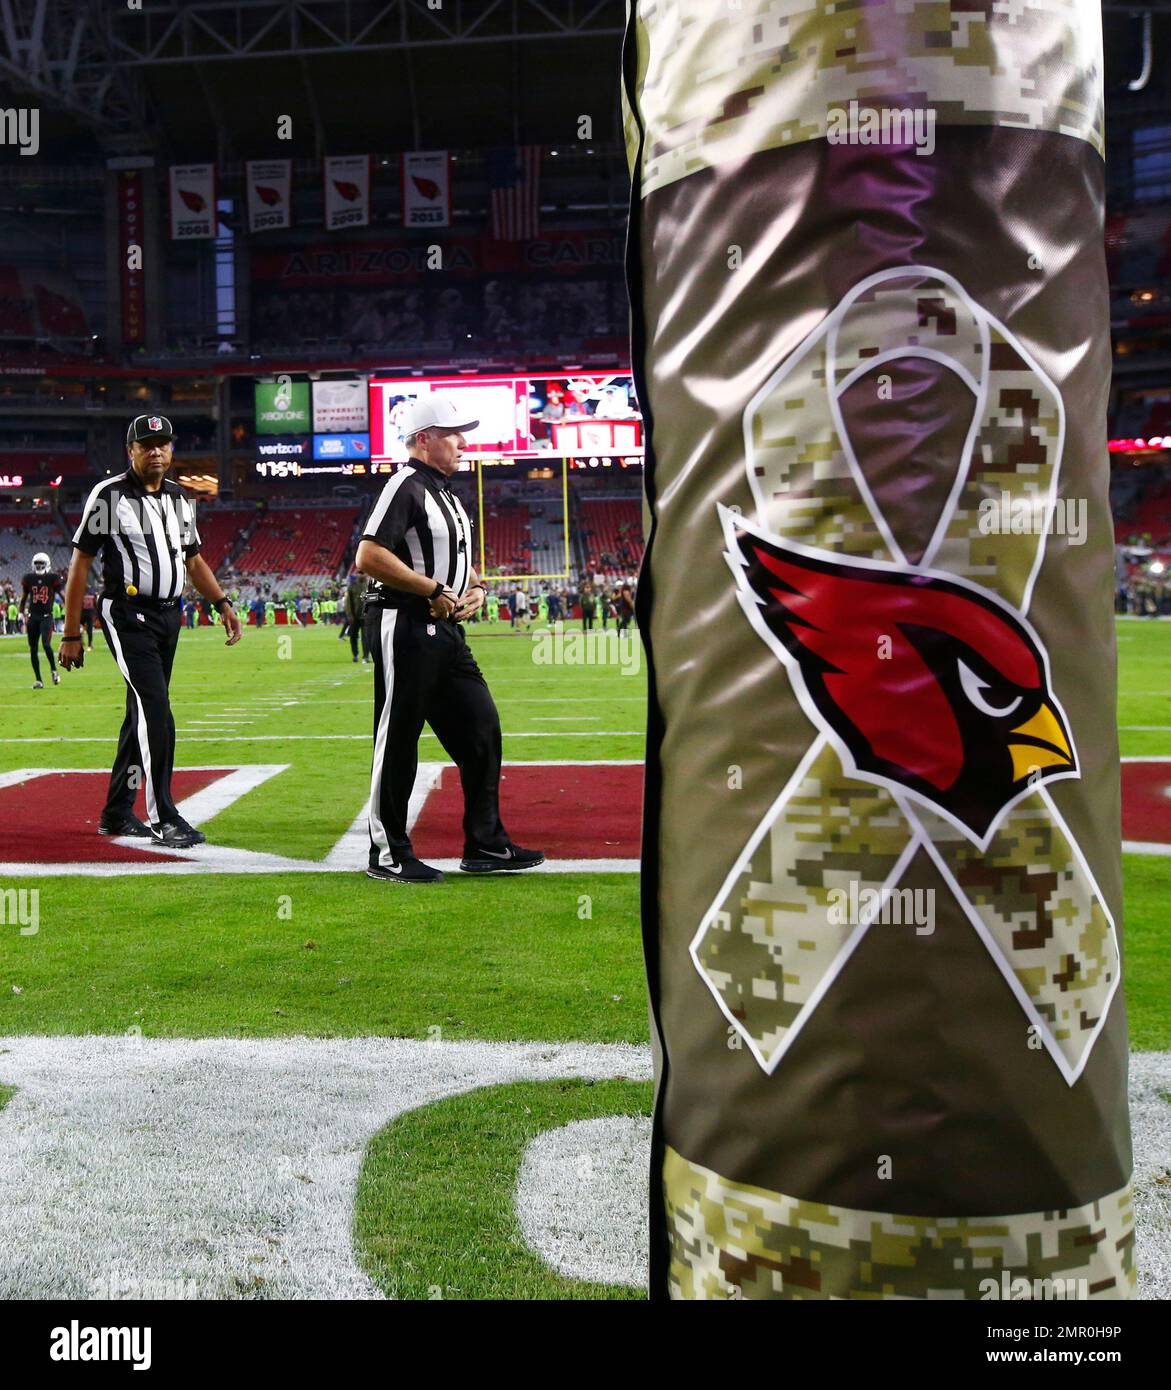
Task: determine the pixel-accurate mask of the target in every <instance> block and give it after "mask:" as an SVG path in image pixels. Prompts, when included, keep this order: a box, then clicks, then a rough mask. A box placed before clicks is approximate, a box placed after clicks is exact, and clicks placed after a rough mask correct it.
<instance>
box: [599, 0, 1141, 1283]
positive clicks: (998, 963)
mask: <svg viewBox="0 0 1171 1390" xmlns="http://www.w3.org/2000/svg"><path fill="white" fill-rule="evenodd" d="M940 8H941V7H940V6H939V5H937V4H934V3H928V2H927V0H905V2H904V0H874V3H871V4H868V5H865V6H856V5H854V6H841V7H837V8H836V9H835V8H833V7H829V6H825V5H823V4H821V3H820V0H742V3H741V4H739V5H737V6H734V7H733V6H712V5H708V4H705V3H702V2H701V0H681V3H680V4H677V5H671V6H666V5H661V4H656V3H651V0H633V4H632V14H631V22H630V26H629V29H628V34H627V44H626V53H625V97H626V103H627V130H628V134H629V137H630V154H631V164H632V170H633V174H634V179H635V209H636V212H635V220H634V225H633V228H632V238H631V243H630V248H629V266H628V268H629V274H630V281H631V291H632V297H633V301H634V306H635V320H634V349H635V361H636V367H637V369H638V373H639V379H638V394H639V399H640V401H641V403H642V405H643V408H644V412H645V416H646V420H647V427H648V436H649V438H648V449H647V469H646V479H647V491H648V502H649V505H650V507H651V512H652V517H653V528H652V532H651V541H650V545H649V547H648V551H647V556H646V560H645V562H644V568H643V574H642V583H641V584H640V588H639V603H640V606H641V610H642V611H641V616H640V626H641V628H642V631H643V635H644V639H645V641H646V642H647V645H648V650H649V653H650V656H651V668H652V687H651V691H652V694H651V711H650V734H649V739H648V761H647V796H646V825H645V837H644V872H643V905H644V939H645V944H646V951H647V964H648V974H649V978H650V982H651V995H652V1012H653V1017H654V1031H655V1043H656V1058H657V1063H658V1065H657V1098H656V1123H655V1147H654V1158H653V1176H652V1204H651V1210H652V1294H654V1295H656V1296H659V1297H664V1296H673V1297H678V1298H820V1299H825V1298H963V1299H979V1298H982V1297H990V1296H993V1295H992V1293H991V1292H990V1291H989V1287H988V1286H989V1285H990V1284H993V1285H995V1286H996V1287H997V1288H999V1287H1001V1284H1002V1281H1003V1280H1008V1281H1009V1283H1010V1284H1011V1286H1012V1287H1014V1288H1017V1287H1020V1284H1019V1283H1018V1282H1017V1281H1019V1280H1024V1281H1026V1283H1027V1285H1028V1286H1029V1288H1031V1289H1034V1290H1035V1289H1036V1288H1037V1287H1038V1285H1039V1286H1041V1287H1042V1289H1048V1290H1049V1292H1048V1293H1045V1292H1042V1293H1035V1294H1034V1296H1038V1297H1053V1296H1057V1297H1070V1298H1094V1299H1118V1298H1126V1297H1129V1296H1131V1294H1132V1292H1133V1289H1134V1284H1135V1271H1134V1265H1133V1254H1132V1252H1133V1242H1134V1231H1133V1212H1132V1202H1131V1193H1130V1178H1131V1167H1132V1164H1131V1152H1130V1134H1129V1121H1128V1115H1127V1104H1126V1053H1127V1033H1126V1016H1125V1009H1124V1003H1123V995H1122V991H1121V989H1120V978H1121V968H1120V958H1121V944H1120V930H1121V925H1122V917H1121V895H1120V877H1121V874H1120V853H1119V829H1118V825H1119V811H1118V807H1119V767H1118V746H1117V735H1116V731H1115V724H1114V697H1115V690H1114V625H1113V613H1112V602H1111V600H1112V574H1113V543H1112V542H1113V537H1112V532H1111V524H1110V509H1109V505H1108V499H1107V482H1108V461H1107V453H1106V448H1105V442H1106V430H1105V409H1106V397H1107V391H1108V386H1109V380H1110V345H1109V332H1108V322H1109V320H1108V311H1107V284H1106V273H1105V264H1104V258H1103V248H1102V231H1103V162H1102V149H1103V145H1102V131H1103V113H1102V51H1101V20H1100V14H1099V11H1098V7H1097V4H1096V0H1030V3H1029V4H1028V5H1026V6H995V7H994V6H989V5H980V6H973V7H970V9H969V11H966V12H965V14H964V16H963V22H962V23H959V22H952V23H950V25H949V24H947V23H945V24H944V25H943V26H942V27H941V26H940V22H939V15H940ZM943 8H944V10H945V11H946V7H943ZM945 19H946V14H945ZM953 19H954V16H953ZM649 74H653V82H652V81H651V80H650V77H649V76H648V75H649ZM1071 506H1074V507H1077V508H1078V509H1079V512H1084V514H1085V515H1086V516H1087V517H1088V519H1089V520H1088V524H1087V526H1086V527H1085V529H1084V530H1083V531H1082V532H1081V533H1080V534H1079V533H1078V532H1077V531H1076V530H1075V531H1074V532H1072V533H1071V531H1070V530H1069V528H1067V527H1065V526H1063V525H1061V524H1059V523H1060V520H1061V518H1062V517H1063V516H1064V515H1065V514H1066V513H1067V511H1068V509H1069V508H1070V507H1071ZM697 612H702V613H703V614H704V615H705V620H704V623H703V626H702V629H701V630H699V632H698V635H697V629H696V627H695V623H694V615H695V614H696V613H697Z"/></svg>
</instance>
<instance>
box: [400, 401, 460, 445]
mask: <svg viewBox="0 0 1171 1390" xmlns="http://www.w3.org/2000/svg"><path fill="white" fill-rule="evenodd" d="M479 423H480V422H479V420H469V419H468V417H467V416H466V415H464V414H463V413H462V412H461V411H460V408H459V406H458V405H456V403H455V402H454V401H453V400H452V399H451V397H450V396H419V397H418V399H417V400H413V401H409V402H408V403H407V404H406V406H405V407H404V409H403V412H402V414H401V415H400V416H399V420H398V427H399V429H400V430H401V431H402V436H403V438H404V439H405V440H411V439H413V438H414V437H415V435H417V434H418V433H419V431H420V430H429V429H439V430H459V431H461V433H462V431H464V430H474V429H475V428H476V426H477V425H478V424H479Z"/></svg>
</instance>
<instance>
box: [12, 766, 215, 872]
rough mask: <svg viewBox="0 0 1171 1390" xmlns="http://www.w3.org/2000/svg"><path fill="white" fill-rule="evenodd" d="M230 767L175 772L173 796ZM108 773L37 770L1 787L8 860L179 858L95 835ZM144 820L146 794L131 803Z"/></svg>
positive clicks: (183, 794) (114, 861) (60, 861)
mask: <svg viewBox="0 0 1171 1390" xmlns="http://www.w3.org/2000/svg"><path fill="white" fill-rule="evenodd" d="M227 771H228V769H222V768H199V769H192V770H190V771H186V772H183V771H178V770H177V771H176V772H175V774H174V776H173V778H172V780H171V789H172V795H173V796H174V798H175V800H176V801H183V800H184V799H185V798H187V797H189V796H193V795H194V794H195V793H196V792H199V791H202V790H203V789H204V788H205V787H207V786H210V785H211V783H212V782H215V781H216V780H217V779H218V778H220V777H223V776H224V775H225V773H226V772H227ZM109 781H110V774H109V773H108V772H40V771H36V772H33V773H31V774H30V775H29V776H28V777H27V778H25V779H24V780H22V781H19V782H15V783H10V784H9V785H7V786H0V825H2V826H3V827H4V831H3V855H2V857H3V858H4V859H6V860H13V861H19V862H23V863H38V864H69V863H75V862H77V861H81V860H84V861H86V862H88V863H102V864H157V863H158V862H159V861H160V860H164V861H165V860H177V859H178V858H179V856H177V855H171V854H162V853H160V852H159V851H148V850H140V849H134V848H131V846H129V845H121V844H117V843H115V841H113V840H107V839H106V838H105V836H103V835H99V834H98V819H99V817H100V816H101V813H102V807H103V805H104V804H105V800H106V788H107V786H108V785H109ZM134 814H135V815H136V816H137V817H138V819H139V820H145V819H146V801H145V794H144V793H143V792H142V791H141V790H140V791H139V793H138V799H137V801H136V802H135V805H134Z"/></svg>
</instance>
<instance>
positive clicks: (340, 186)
mask: <svg viewBox="0 0 1171 1390" xmlns="http://www.w3.org/2000/svg"><path fill="white" fill-rule="evenodd" d="M333 186H334V188H336V189H337V191H338V193H339V195H340V196H341V197H343V198H344V199H345V200H346V202H347V203H352V202H354V201H355V200H356V199H357V197H358V194H359V193H360V192H361V191H362V190H361V189H360V188H359V187H358V185H357V184H356V183H350V182H349V180H348V179H334V181H333Z"/></svg>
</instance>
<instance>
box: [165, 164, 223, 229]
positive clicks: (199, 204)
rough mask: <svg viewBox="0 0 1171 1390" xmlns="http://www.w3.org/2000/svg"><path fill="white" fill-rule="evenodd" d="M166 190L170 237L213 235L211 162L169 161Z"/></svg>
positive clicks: (213, 198) (214, 183)
mask: <svg viewBox="0 0 1171 1390" xmlns="http://www.w3.org/2000/svg"><path fill="white" fill-rule="evenodd" d="M170 194H171V196H170V205H171V240H172V241H190V240H191V239H192V238H193V237H196V238H198V237H215V235H216V233H217V225H216V224H217V221H218V219H217V216H216V171H215V165H214V164H172V165H171V168H170Z"/></svg>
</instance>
